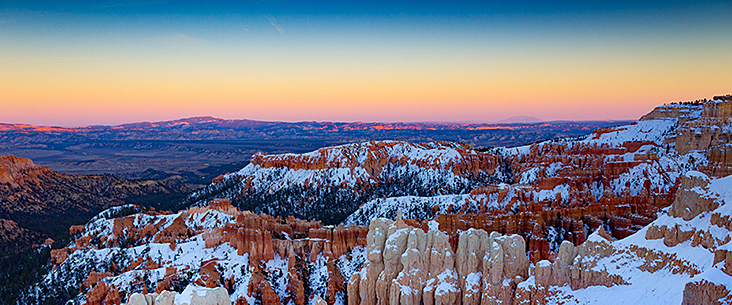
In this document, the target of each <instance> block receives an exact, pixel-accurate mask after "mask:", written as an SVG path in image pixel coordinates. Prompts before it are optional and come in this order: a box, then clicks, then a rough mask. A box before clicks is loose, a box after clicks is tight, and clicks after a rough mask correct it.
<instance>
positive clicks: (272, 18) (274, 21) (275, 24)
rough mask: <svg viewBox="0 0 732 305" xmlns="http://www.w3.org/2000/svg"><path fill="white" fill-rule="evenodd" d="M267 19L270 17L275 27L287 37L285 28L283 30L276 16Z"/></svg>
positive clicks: (270, 21)
mask: <svg viewBox="0 0 732 305" xmlns="http://www.w3.org/2000/svg"><path fill="white" fill-rule="evenodd" d="M267 19H269V23H271V24H272V26H273V27H274V28H275V29H277V31H278V32H280V34H282V37H287V36H285V30H283V29H282V27H281V26H280V25H279V24H277V19H275V17H268V18H267Z"/></svg>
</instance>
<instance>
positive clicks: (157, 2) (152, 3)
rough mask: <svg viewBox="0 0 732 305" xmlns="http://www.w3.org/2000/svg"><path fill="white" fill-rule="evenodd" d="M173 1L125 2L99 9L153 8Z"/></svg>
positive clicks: (110, 4)
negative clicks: (152, 6)
mask: <svg viewBox="0 0 732 305" xmlns="http://www.w3.org/2000/svg"><path fill="white" fill-rule="evenodd" d="M171 2H173V1H170V0H163V1H125V2H117V3H109V4H107V5H102V6H100V7H99V8H116V7H127V6H151V5H160V4H168V3H171Z"/></svg>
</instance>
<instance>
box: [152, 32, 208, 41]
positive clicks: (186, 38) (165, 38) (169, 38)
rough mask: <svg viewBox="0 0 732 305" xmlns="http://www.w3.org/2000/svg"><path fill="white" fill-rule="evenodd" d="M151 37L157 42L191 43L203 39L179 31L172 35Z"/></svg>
mask: <svg viewBox="0 0 732 305" xmlns="http://www.w3.org/2000/svg"><path fill="white" fill-rule="evenodd" d="M152 39H153V40H155V41H158V42H165V43H191V42H202V41H205V40H203V39H198V38H193V37H191V36H188V35H185V34H181V33H175V34H173V35H163V36H156V37H153V38H152Z"/></svg>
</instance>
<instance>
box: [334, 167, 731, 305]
mask: <svg viewBox="0 0 732 305" xmlns="http://www.w3.org/2000/svg"><path fill="white" fill-rule="evenodd" d="M730 207H732V176H730V177H726V178H722V179H714V178H710V177H708V176H707V175H705V174H703V173H701V172H689V173H687V174H685V175H684V176H683V178H682V184H681V186H680V189H679V192H678V195H677V197H676V199H675V201H674V203H673V205H672V206H671V207H669V208H667V209H666V212H663V213H662V215H661V216H660V217H659V218H658V219H657V220H655V221H653V222H652V223H651V224H650V225H649V226H647V227H645V228H643V229H642V230H640V231H639V232H637V233H635V234H632V235H630V236H628V237H626V238H624V239H620V240H616V239H615V238H613V236H611V235H610V234H608V233H607V232H605V230H604V229H603V227H602V226H600V227H599V228H598V229H597V230H596V231H594V232H593V233H592V234H591V235H589V236H588V238H587V239H586V240H585V241H584V242H583V243H581V244H580V245H578V246H575V245H574V244H573V243H571V242H569V241H564V242H562V243H561V245H560V246H559V249H558V251H557V252H556V253H555V254H554V255H553V256H552V257H551V258H550V259H549V260H540V261H539V262H537V263H530V262H529V258H528V257H527V255H526V253H527V251H526V243H525V241H524V239H523V237H521V236H520V235H501V234H499V233H497V232H495V231H493V232H491V233H487V232H486V231H484V230H481V229H473V228H471V229H467V230H460V231H455V232H449V231H446V230H444V229H445V227H443V225H442V224H439V223H438V222H437V221H434V220H433V221H430V222H429V223H428V224H426V225H421V224H420V222H418V221H414V220H402V219H401V216H399V217H397V220H396V221H392V220H389V219H383V218H380V219H375V220H373V221H372V222H371V225H370V227H369V234H368V237H367V252H368V254H369V255H368V261H367V262H366V264H365V265H364V267H363V269H361V271H360V272H359V273H355V274H354V275H353V277H352V278H351V279H350V281H349V284H348V291H349V299H348V300H349V304H350V305H355V304H364V305H366V304H564V303H581V304H627V303H638V302H642V303H647V304H679V303H683V304H730V303H732V296H731V295H730V291H731V290H730V288H732V256H731V253H732V252H730V250H732V248H731V247H732V242H730V241H732V223H731V222H730V217H729V216H728V215H731V214H730V213H731V212H732V210H730ZM410 224H411V225H410ZM451 239H456V240H457V243H456V244H454V243H453V244H450V242H449V241H450V240H451ZM599 287H602V288H599ZM354 296H355V297H354Z"/></svg>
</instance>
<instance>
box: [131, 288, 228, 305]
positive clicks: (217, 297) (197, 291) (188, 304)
mask: <svg viewBox="0 0 732 305" xmlns="http://www.w3.org/2000/svg"><path fill="white" fill-rule="evenodd" d="M123 304H124V305H174V304H175V305H231V301H230V300H229V293H228V292H227V291H226V289H224V288H223V287H217V288H205V287H199V286H195V285H188V287H186V289H185V290H183V292H181V293H176V292H171V291H164V292H162V293H159V294H158V293H151V294H139V293H133V294H132V295H130V296H129V298H128V301H127V303H123Z"/></svg>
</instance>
